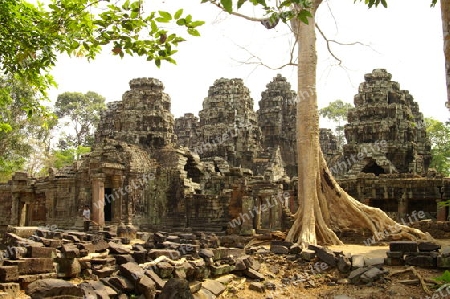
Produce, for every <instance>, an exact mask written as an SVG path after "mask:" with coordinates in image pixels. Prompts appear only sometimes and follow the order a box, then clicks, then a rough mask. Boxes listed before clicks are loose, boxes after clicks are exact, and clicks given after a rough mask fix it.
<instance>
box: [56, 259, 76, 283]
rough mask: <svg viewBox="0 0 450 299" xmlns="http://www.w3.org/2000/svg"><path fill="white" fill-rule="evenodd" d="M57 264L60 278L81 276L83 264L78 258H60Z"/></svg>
mask: <svg viewBox="0 0 450 299" xmlns="http://www.w3.org/2000/svg"><path fill="white" fill-rule="evenodd" d="M56 263H57V267H56V269H57V273H58V278H75V277H78V276H79V275H80V274H81V264H80V262H79V261H78V259H76V258H58V259H56Z"/></svg>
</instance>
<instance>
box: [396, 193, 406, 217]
mask: <svg viewBox="0 0 450 299" xmlns="http://www.w3.org/2000/svg"><path fill="white" fill-rule="evenodd" d="M407 213H408V197H407V196H406V192H403V195H402V197H401V198H400V199H399V200H398V207H397V222H399V223H403V222H402V220H403V221H406V219H405V217H406V214H407Z"/></svg>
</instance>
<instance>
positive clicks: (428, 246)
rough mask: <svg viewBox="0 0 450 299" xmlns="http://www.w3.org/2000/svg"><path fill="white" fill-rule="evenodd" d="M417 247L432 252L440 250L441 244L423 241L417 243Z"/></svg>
mask: <svg viewBox="0 0 450 299" xmlns="http://www.w3.org/2000/svg"><path fill="white" fill-rule="evenodd" d="M417 248H418V249H419V251H421V252H430V251H438V250H439V249H441V245H438V244H436V243H433V242H421V243H419V245H417Z"/></svg>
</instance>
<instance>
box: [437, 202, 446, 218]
mask: <svg viewBox="0 0 450 299" xmlns="http://www.w3.org/2000/svg"><path fill="white" fill-rule="evenodd" d="M440 202H441V200H440V199H438V200H436V207H437V214H436V220H437V221H447V207H440V206H439V203H440Z"/></svg>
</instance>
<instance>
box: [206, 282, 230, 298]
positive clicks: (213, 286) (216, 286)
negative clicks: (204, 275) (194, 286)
mask: <svg viewBox="0 0 450 299" xmlns="http://www.w3.org/2000/svg"><path fill="white" fill-rule="evenodd" d="M202 287H203V288H205V289H207V290H208V291H210V292H211V293H213V294H214V295H215V296H219V295H220V294H222V293H223V292H224V291H225V286H224V285H223V284H221V283H220V282H218V281H215V280H212V279H207V280H205V281H204V282H203V283H202Z"/></svg>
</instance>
